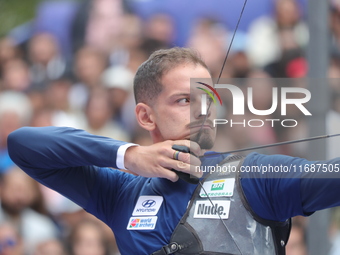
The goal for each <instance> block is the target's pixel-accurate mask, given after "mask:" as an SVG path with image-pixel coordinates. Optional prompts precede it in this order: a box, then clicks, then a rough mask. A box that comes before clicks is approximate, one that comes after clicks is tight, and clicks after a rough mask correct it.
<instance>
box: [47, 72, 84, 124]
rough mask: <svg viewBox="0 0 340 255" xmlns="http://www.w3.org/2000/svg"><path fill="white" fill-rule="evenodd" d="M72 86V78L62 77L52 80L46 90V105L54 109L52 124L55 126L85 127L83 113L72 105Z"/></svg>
mask: <svg viewBox="0 0 340 255" xmlns="http://www.w3.org/2000/svg"><path fill="white" fill-rule="evenodd" d="M71 86H72V84H71V81H70V80H68V79H66V78H61V79H58V80H54V81H52V82H50V83H49V85H48V87H47V89H46V91H45V94H44V98H45V101H46V102H45V107H46V108H49V109H50V110H52V116H51V124H52V125H53V126H67V127H74V128H82V127H84V121H83V114H82V113H81V112H79V111H76V110H74V109H72V108H71V107H70V102H69V93H70V89H71Z"/></svg>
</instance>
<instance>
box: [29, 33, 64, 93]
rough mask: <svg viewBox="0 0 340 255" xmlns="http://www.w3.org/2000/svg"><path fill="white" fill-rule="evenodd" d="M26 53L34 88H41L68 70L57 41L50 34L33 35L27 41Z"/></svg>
mask: <svg viewBox="0 0 340 255" xmlns="http://www.w3.org/2000/svg"><path fill="white" fill-rule="evenodd" d="M28 55H29V60H30V63H31V67H30V70H31V74H32V82H33V88H34V89H38V90H39V89H43V88H44V87H45V86H46V85H47V84H46V83H48V82H49V81H51V80H55V79H58V78H60V77H61V76H63V75H64V74H65V73H66V72H67V71H68V70H67V68H68V67H67V65H66V61H65V60H64V58H63V57H62V55H61V53H60V49H59V45H58V42H57V40H56V38H55V37H54V36H53V35H52V34H48V33H41V34H36V35H34V36H33V37H32V38H31V39H30V42H29V47H28Z"/></svg>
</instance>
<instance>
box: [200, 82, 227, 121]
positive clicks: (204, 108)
mask: <svg viewBox="0 0 340 255" xmlns="http://www.w3.org/2000/svg"><path fill="white" fill-rule="evenodd" d="M197 83H198V84H201V85H203V86H206V87H207V88H208V89H210V90H211V91H212V92H213V93H214V94H215V95H216V97H217V98H218V101H219V102H220V105H222V99H221V97H220V95H219V94H218V93H217V91H216V89H214V88H213V87H212V86H210V85H208V84H206V83H203V82H197ZM197 88H198V89H200V90H203V91H204V92H205V93H206V94H202V107H201V114H202V115H206V114H207V95H209V97H210V98H211V100H212V101H213V102H214V104H216V103H217V102H216V99H215V97H214V95H213V94H212V93H211V92H210V91H209V90H207V89H205V88H201V87H197Z"/></svg>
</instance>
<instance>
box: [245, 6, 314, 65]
mask: <svg viewBox="0 0 340 255" xmlns="http://www.w3.org/2000/svg"><path fill="white" fill-rule="evenodd" d="M248 36H249V40H248V42H249V44H248V54H249V57H250V59H251V61H252V63H253V64H254V65H256V66H258V67H264V66H266V65H268V64H270V63H272V62H274V61H276V60H278V59H279V58H281V57H282V56H283V55H284V53H283V50H288V49H287V47H288V46H289V47H290V48H291V45H294V48H304V47H305V45H306V44H307V43H308V30H307V26H306V24H305V22H304V21H303V20H302V17H301V10H300V9H299V6H298V4H297V2H296V1H295V0H277V1H276V7H275V13H274V17H261V18H259V19H258V20H255V21H254V22H253V24H252V25H251V26H250V28H249V34H248ZM287 37H288V38H287Z"/></svg>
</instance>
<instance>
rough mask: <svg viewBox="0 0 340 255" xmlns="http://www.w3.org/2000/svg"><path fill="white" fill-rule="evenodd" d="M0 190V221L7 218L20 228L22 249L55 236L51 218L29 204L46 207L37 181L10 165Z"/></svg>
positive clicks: (41, 207) (28, 249)
mask: <svg viewBox="0 0 340 255" xmlns="http://www.w3.org/2000/svg"><path fill="white" fill-rule="evenodd" d="M0 190H1V193H0V194H1V214H0V221H1V222H4V221H7V222H10V223H11V224H12V225H13V226H15V227H16V229H17V231H20V233H21V235H22V238H23V241H24V245H25V251H26V253H28V254H31V253H32V251H33V249H34V248H35V246H36V245H37V244H38V243H40V242H42V241H44V240H47V239H51V238H56V237H57V236H58V230H57V228H56V226H55V224H54V223H53V221H52V220H51V219H50V218H48V217H47V216H45V215H43V214H41V213H38V212H37V211H35V210H32V209H31V208H30V207H33V206H34V204H35V205H38V207H39V210H40V211H42V210H43V211H46V210H45V208H43V206H42V200H41V199H42V196H41V193H40V190H39V189H38V188H37V182H35V181H34V180H33V179H31V178H30V177H29V176H28V175H26V174H25V173H24V172H23V171H21V170H20V169H19V168H18V167H14V168H12V169H11V170H9V171H8V172H7V173H6V174H5V175H4V176H3V178H2V180H1V187H0Z"/></svg>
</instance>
